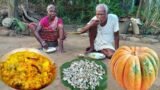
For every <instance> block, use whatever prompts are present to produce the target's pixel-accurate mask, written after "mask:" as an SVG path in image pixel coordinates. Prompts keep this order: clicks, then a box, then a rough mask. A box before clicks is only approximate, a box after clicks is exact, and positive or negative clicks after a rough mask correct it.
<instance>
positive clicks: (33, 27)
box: [28, 23, 37, 32]
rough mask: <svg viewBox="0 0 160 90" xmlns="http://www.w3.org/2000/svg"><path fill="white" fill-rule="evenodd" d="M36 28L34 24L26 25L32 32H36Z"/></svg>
mask: <svg viewBox="0 0 160 90" xmlns="http://www.w3.org/2000/svg"><path fill="white" fill-rule="evenodd" d="M36 27H37V25H36V23H29V24H28V28H29V29H30V30H31V31H32V32H34V31H35V30H36Z"/></svg>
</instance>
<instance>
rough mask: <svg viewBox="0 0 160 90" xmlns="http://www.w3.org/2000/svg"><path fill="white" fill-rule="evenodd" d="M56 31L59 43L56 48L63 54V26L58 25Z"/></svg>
mask: <svg viewBox="0 0 160 90" xmlns="http://www.w3.org/2000/svg"><path fill="white" fill-rule="evenodd" d="M58 30H59V33H58V34H59V42H58V46H59V49H58V50H59V52H61V53H62V52H64V48H63V40H64V37H65V36H64V27H63V24H59V25H58Z"/></svg>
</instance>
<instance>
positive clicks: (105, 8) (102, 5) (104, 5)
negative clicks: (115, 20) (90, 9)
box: [96, 4, 108, 13]
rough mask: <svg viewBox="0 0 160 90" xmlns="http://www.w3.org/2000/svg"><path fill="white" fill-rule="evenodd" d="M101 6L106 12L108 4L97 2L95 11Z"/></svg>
mask: <svg viewBox="0 0 160 90" xmlns="http://www.w3.org/2000/svg"><path fill="white" fill-rule="evenodd" d="M101 7H103V8H104V10H105V12H106V13H108V6H107V5H106V4H98V5H97V6H96V11H97V10H98V9H99V8H101Z"/></svg>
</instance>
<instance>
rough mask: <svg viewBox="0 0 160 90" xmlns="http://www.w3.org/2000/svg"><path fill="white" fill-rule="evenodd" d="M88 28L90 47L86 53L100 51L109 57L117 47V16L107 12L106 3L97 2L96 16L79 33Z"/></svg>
mask: <svg viewBox="0 0 160 90" xmlns="http://www.w3.org/2000/svg"><path fill="white" fill-rule="evenodd" d="M88 30H89V39H90V47H89V48H87V51H86V53H89V52H92V51H100V52H101V53H103V54H105V55H106V57H108V58H111V57H112V55H113V54H114V52H115V50H116V49H118V47H119V22H118V17H117V16H116V15H114V14H108V7H107V5H105V4H98V5H97V6H96V16H94V17H93V18H92V19H91V20H90V21H89V22H88V23H87V25H85V26H84V27H83V28H82V29H81V30H80V32H79V33H80V34H81V33H84V32H86V31H88ZM113 43H114V45H113Z"/></svg>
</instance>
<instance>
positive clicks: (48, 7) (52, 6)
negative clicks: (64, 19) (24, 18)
mask: <svg viewBox="0 0 160 90" xmlns="http://www.w3.org/2000/svg"><path fill="white" fill-rule="evenodd" d="M50 8H55V6H54V5H53V4H50V5H48V6H47V11H49V9H50Z"/></svg>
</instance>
